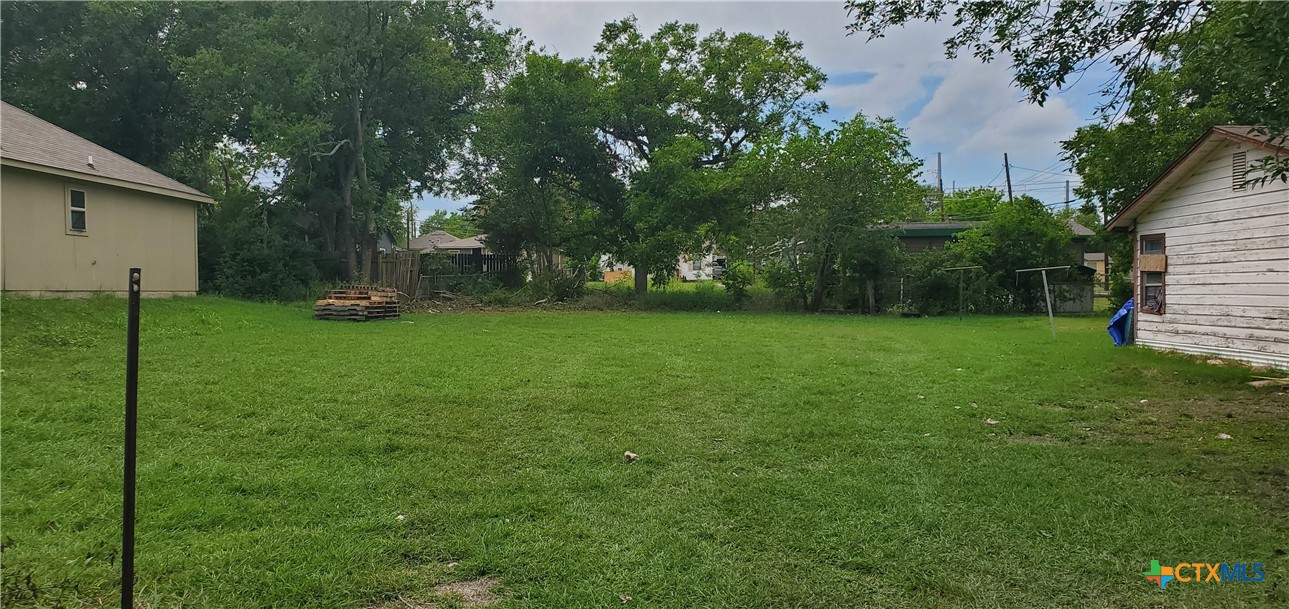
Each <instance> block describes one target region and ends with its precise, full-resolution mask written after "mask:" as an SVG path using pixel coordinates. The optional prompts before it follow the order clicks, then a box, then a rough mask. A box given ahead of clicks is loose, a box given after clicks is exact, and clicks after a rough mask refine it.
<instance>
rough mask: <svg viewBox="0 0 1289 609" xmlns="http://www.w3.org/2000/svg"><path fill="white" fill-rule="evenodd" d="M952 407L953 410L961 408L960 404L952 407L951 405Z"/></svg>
mask: <svg viewBox="0 0 1289 609" xmlns="http://www.w3.org/2000/svg"><path fill="white" fill-rule="evenodd" d="M953 409H954V410H962V407H961V406H954V407H953Z"/></svg>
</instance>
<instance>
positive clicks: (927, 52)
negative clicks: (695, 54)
mask: <svg viewBox="0 0 1289 609" xmlns="http://www.w3.org/2000/svg"><path fill="white" fill-rule="evenodd" d="M490 15H491V17H492V18H493V19H496V20H497V21H498V22H500V24H501V26H502V27H506V28H511V27H514V28H519V29H520V30H522V32H523V34H524V36H525V37H526V38H527V39H529V40H531V41H532V42H533V43H534V45H536V46H537V47H540V48H544V50H545V52H547V53H553V54H558V55H559V56H560V57H563V58H565V59H569V58H573V57H585V56H588V55H590V54H591V53H592V48H593V47H594V45H595V42H596V41H597V40H598V39H599V36H600V30H601V29H602V27H603V25H604V23H606V22H608V21H613V20H616V19H621V18H623V17H627V16H630V15H634V16H635V17H636V18H637V19H638V20H639V24H640V28H641V30H642V31H644V32H647V33H652V32H653V31H654V30H656V29H657V27H658V26H659V25H661V24H663V23H666V22H669V21H681V22H687V23H696V24H698V26H699V35H700V36H703V35H706V34H708V33H710V32H712V31H714V30H717V29H722V30H725V31H726V32H731V33H733V32H751V33H753V34H758V35H761V36H766V37H769V36H772V35H774V34H775V33H776V32H778V31H786V32H788V34H789V36H791V37H792V38H793V39H795V40H799V41H801V42H802V43H803V44H804V47H803V49H802V52H803V53H804V54H805V56H806V58H807V59H808V60H809V61H810V62H811V63H813V64H814V65H816V66H818V67H819V68H820V69H821V70H823V71H824V73H825V74H827V76H828V84H827V85H825V87H824V88H823V90H822V91H821V92H820V93H819V98H820V99H822V100H823V101H825V102H827V104H828V106H829V111H828V113H827V114H825V115H824V116H823V117H821V119H819V120H817V122H819V123H820V124H821V125H829V124H831V123H832V121H838V120H846V119H849V118H851V117H852V116H854V115H855V113H857V112H861V111H862V112H864V113H865V114H867V115H869V116H874V115H875V116H883V117H890V118H894V119H895V120H896V121H898V122H899V123H900V125H902V126H903V127H904V128H905V129H906V131H907V133H908V135H909V138H910V140H911V142H912V152H913V154H914V155H915V156H917V157H919V158H921V159H923V160H924V166H923V171H924V173H923V177H922V181H923V182H924V183H928V184H934V183H935V161H936V158H935V157H936V153H937V152H938V153H940V154H941V164H942V168H943V174H944V175H943V177H944V188H945V190H946V191H948V190H950V189H952V188H953V187H955V186H956V187H957V188H963V187H969V186H987V185H992V186H1001V185H1002V184H1003V183H1004V179H1003V175H1002V171H1003V153H1007V154H1008V157H1009V160H1010V162H1011V164H1012V176H1011V177H1012V185H1013V190H1014V192H1015V194H1016V195H1018V196H1019V195H1020V194H1022V193H1028V194H1030V195H1032V196H1035V197H1037V198H1039V199H1040V200H1043V201H1044V202H1046V203H1048V204H1050V205H1054V206H1059V205H1060V204H1061V203H1062V202H1063V201H1064V200H1065V180H1067V179H1069V180H1072V181H1073V182H1072V187H1073V185H1076V184H1077V180H1078V178H1077V176H1074V175H1072V174H1069V173H1066V172H1068V170H1069V166H1068V165H1067V164H1065V163H1064V162H1062V161H1061V160H1060V152H1061V148H1060V141H1061V140H1064V139H1067V138H1069V137H1070V136H1071V135H1073V134H1074V130H1075V129H1077V128H1078V127H1080V126H1082V125H1086V124H1088V123H1091V122H1095V121H1096V115H1095V112H1094V108H1095V107H1096V105H1097V103H1098V101H1099V98H1098V97H1097V96H1096V95H1095V92H1096V90H1097V89H1098V88H1099V86H1100V85H1101V84H1103V83H1104V81H1105V79H1106V78H1107V77H1108V73H1106V72H1103V71H1102V72H1093V73H1089V74H1088V75H1086V76H1085V77H1084V78H1082V79H1080V80H1079V81H1078V82H1077V83H1076V84H1075V85H1074V86H1072V87H1071V88H1070V90H1068V91H1062V92H1057V93H1055V94H1053V95H1052V96H1050V97H1049V98H1048V100H1047V102H1046V103H1045V104H1044V105H1043V106H1038V105H1036V104H1030V103H1028V102H1026V101H1024V96H1023V94H1022V92H1021V91H1020V90H1018V89H1017V88H1016V87H1015V86H1014V85H1012V83H1011V73H1010V71H1009V64H1008V63H1007V62H1006V61H1005V59H1004V60H1003V61H997V60H996V61H995V62H992V63H984V62H981V61H980V60H978V59H976V58H974V57H971V56H965V57H959V58H956V59H953V60H950V59H947V58H946V57H945V52H944V44H943V43H944V40H945V39H946V38H948V37H949V36H950V35H951V34H952V33H953V29H952V27H950V26H949V25H948V24H945V23H933V24H928V23H920V22H919V23H913V24H909V25H907V26H906V27H903V28H895V29H891V30H889V31H888V32H887V33H886V35H885V37H883V38H881V39H877V40H874V41H867V37H866V36H864V35H850V36H848V35H847V32H846V30H845V25H846V24H847V23H849V20H848V19H847V16H846V9H845V6H844V2H843V1H842V0H832V1H829V2H784V1H780V2H747V1H742V2H610V1H603V0H601V1H595V2H547V1H541V2H533V1H527V2H506V1H498V2H497V3H496V5H495V6H494V8H493V9H492V11H491V13H490ZM1071 196H1073V195H1071ZM467 202H468V201H467V200H453V199H445V198H441V197H428V196H427V197H424V198H423V199H421V200H420V201H418V209H419V210H420V215H421V217H424V216H426V215H428V214H429V213H430V212H432V211H433V210H435V209H449V210H451V209H458V208H460V207H462V206H463V205H465V204H466V203H467Z"/></svg>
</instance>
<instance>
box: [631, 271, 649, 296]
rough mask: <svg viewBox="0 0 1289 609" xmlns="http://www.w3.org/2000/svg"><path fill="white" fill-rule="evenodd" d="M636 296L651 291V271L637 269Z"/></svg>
mask: <svg viewBox="0 0 1289 609" xmlns="http://www.w3.org/2000/svg"><path fill="white" fill-rule="evenodd" d="M634 273H635V278H636V294H645V293H647V292H648V291H649V270H648V269H644V268H640V267H638V266H637V267H635V271H634Z"/></svg>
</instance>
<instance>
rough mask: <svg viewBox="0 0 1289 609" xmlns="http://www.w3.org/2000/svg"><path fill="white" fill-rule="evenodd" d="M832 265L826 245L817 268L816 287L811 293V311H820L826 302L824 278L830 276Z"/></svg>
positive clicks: (809, 308)
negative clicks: (829, 271) (829, 269)
mask: <svg viewBox="0 0 1289 609" xmlns="http://www.w3.org/2000/svg"><path fill="white" fill-rule="evenodd" d="M830 266H832V257H831V256H829V254H828V248H827V247H826V246H825V247H824V251H823V252H822V254H821V255H820V256H819V268H818V269H815V289H814V291H812V292H811V293H810V306H808V307H807V309H808V310H810V311H818V310H819V309H820V308H822V307H823V304H824V280H825V279H827V278H828V267H830Z"/></svg>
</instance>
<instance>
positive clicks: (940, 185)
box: [935, 152, 944, 222]
mask: <svg viewBox="0 0 1289 609" xmlns="http://www.w3.org/2000/svg"><path fill="white" fill-rule="evenodd" d="M935 188H936V190H938V191H939V192H940V221H941V222H943V221H944V172H942V171H941V170H940V153H939V152H937V153H935Z"/></svg>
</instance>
